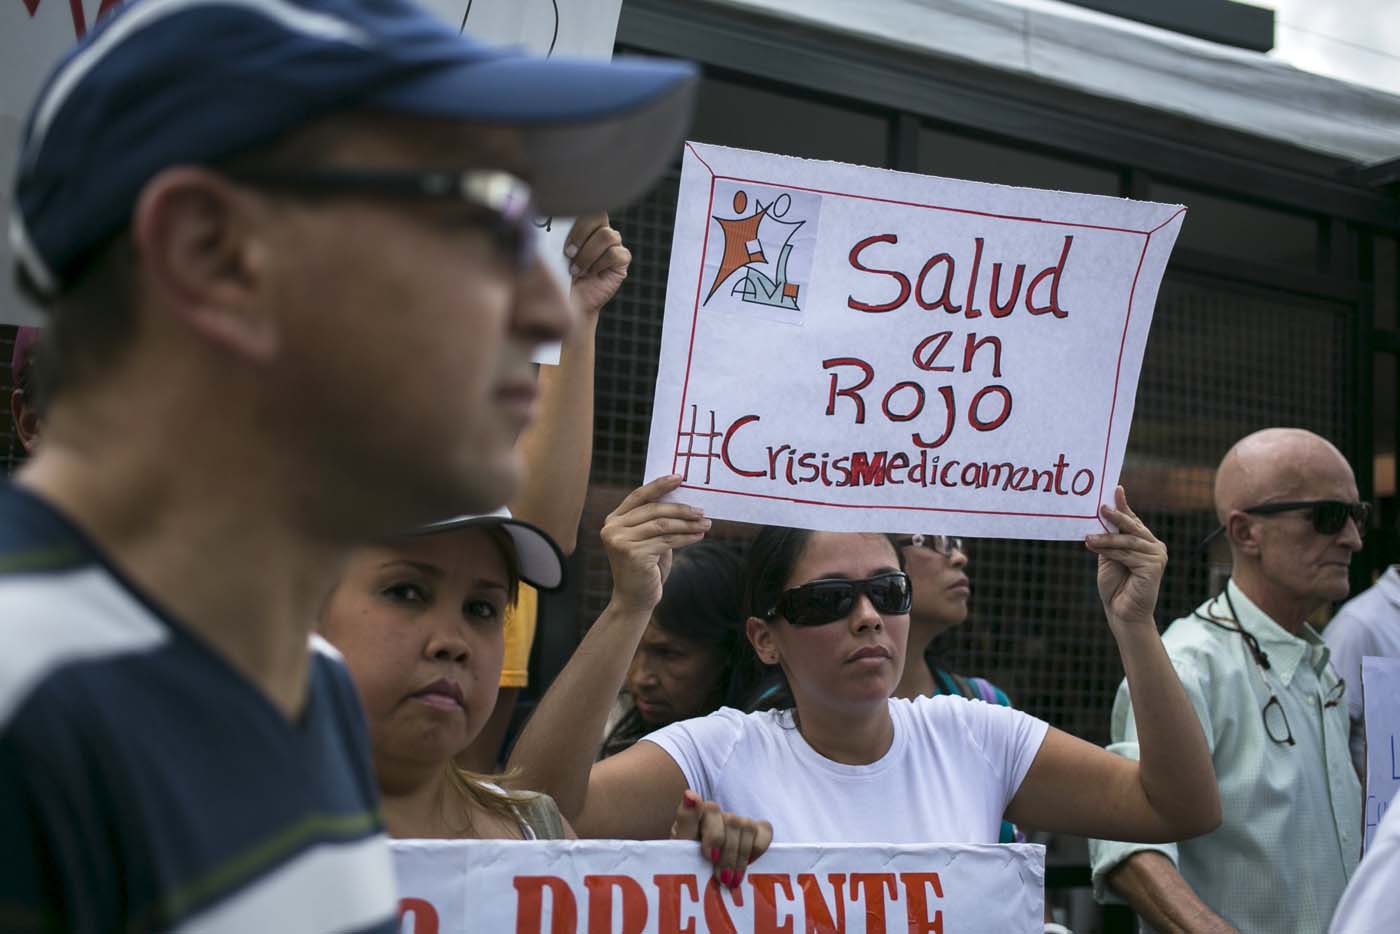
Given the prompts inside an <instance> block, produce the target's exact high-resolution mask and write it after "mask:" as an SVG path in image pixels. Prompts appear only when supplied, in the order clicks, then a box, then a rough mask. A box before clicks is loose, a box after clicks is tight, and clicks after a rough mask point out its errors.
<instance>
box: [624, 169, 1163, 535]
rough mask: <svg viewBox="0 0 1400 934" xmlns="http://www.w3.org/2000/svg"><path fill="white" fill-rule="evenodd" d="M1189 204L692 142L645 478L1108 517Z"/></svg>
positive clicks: (704, 491) (944, 512)
mask: <svg viewBox="0 0 1400 934" xmlns="http://www.w3.org/2000/svg"><path fill="white" fill-rule="evenodd" d="M1185 210H1186V209H1185V208H1183V207H1181V206H1178V205H1164V204H1152V203H1147V202H1137V201H1129V200H1127V199H1122V198H1108V197H1102V196H1098V195H1079V194H1067V193H1063V192H1054V191H1039V190H1034V189H1027V188H1009V187H1005V186H1001V185H987V184H981V183H977V182H966V181H957V180H953V179H944V178H932V177H925V176H918V175H910V174H905V173H900V172H891V171H887V170H883V169H870V168H862V167H858V166H853V165H843V164H839V163H832V162H816V161H810V160H804V159H796V158H791V157H786V156H775V155H768V154H765V153H757V152H748V151H745V150H738V149H727V148H723V147H719V146H707V145H702V144H698V143H688V144H687V145H686V148H685V156H684V166H683V172H682V175H681V188H680V197H679V201H678V204H677V208H676V224H675V236H674V242H673V245H672V249H671V268H670V279H669V283H668V288H667V294H666V312H665V323H664V328H663V335H662V345H661V360H660V368H659V372H658V375H657V381H656V400H655V406H654V408H653V411H652V425H651V439H650V446H649V449H648V453H647V476H648V477H655V476H658V475H661V474H669V473H677V474H680V475H682V476H684V477H685V483H684V485H683V486H682V487H681V489H680V490H679V491H678V492H677V493H676V494H675V498H676V499H679V500H682V501H684V502H687V503H691V504H693V505H696V506H700V507H703V508H704V509H705V511H706V514H707V515H709V516H710V517H712V518H728V519H740V520H745V521H750V522H764V523H774V524H780V525H791V526H801V527H805V528H817V529H827V530H852V531H888V532H934V531H936V532H940V533H945V534H950V535H984V536H995V537H1014V538H1041V539H1070V538H1079V537H1081V536H1083V535H1085V534H1086V533H1090V532H1100V531H1103V527H1102V525H1101V523H1100V522H1099V520H1098V517H1097V516H1098V506H1099V504H1100V503H1111V502H1112V498H1113V488H1114V486H1115V484H1116V483H1117V479H1118V474H1119V471H1120V470H1121V467H1122V463H1123V449H1124V446H1125V445H1126V443H1127V438H1128V428H1129V425H1130V424H1131V422H1132V414H1133V403H1134V395H1135V393H1136V388H1137V380H1138V372H1139V370H1140V368H1141V365H1142V354H1143V349H1144V346H1145V344H1146V342H1147V333H1148V329H1149V326H1150V325H1151V322H1152V309H1153V305H1154V304H1155V302H1156V298H1157V289H1158V285H1159V283H1160V281H1161V277H1162V272H1163V270H1164V269H1165V267H1166V263H1167V258H1168V256H1169V255H1170V253H1171V248H1172V245H1173V244H1174V243H1175V241H1176V235H1177V232H1178V231H1179V229H1180V227H1181V223H1182V217H1183V215H1184V214H1185Z"/></svg>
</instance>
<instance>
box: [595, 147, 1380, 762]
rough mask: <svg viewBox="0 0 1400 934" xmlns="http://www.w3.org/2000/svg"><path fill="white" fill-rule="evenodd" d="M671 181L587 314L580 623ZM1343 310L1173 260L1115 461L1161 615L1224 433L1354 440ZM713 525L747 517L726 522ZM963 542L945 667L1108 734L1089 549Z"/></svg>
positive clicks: (1077, 730) (1109, 668)
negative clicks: (619, 272) (611, 291)
mask: <svg viewBox="0 0 1400 934" xmlns="http://www.w3.org/2000/svg"><path fill="white" fill-rule="evenodd" d="M678 181H679V172H678V170H677V171H675V172H673V173H671V174H670V175H668V176H667V178H666V179H665V180H664V181H663V182H662V183H661V184H660V185H659V186H658V187H657V189H656V190H655V191H654V192H652V194H651V195H650V196H649V197H648V198H647V199H645V201H643V202H642V203H641V204H639V205H637V206H636V207H634V208H633V209H631V210H629V211H627V212H626V213H624V214H621V215H619V216H618V217H616V218H615V219H614V222H615V224H616V225H617V227H618V229H619V230H621V231H622V233H623V236H624V238H625V240H626V242H627V243H628V245H629V246H630V247H631V249H632V251H633V253H634V254H635V256H636V258H635V260H634V262H633V264H632V271H631V276H630V277H629V279H628V281H627V284H626V285H625V286H624V287H623V289H622V291H621V292H620V293H619V296H618V298H617V299H616V300H615V301H614V302H613V304H612V305H610V306H609V307H608V308H607V309H606V310H605V311H604V313H603V319H602V321H601V323H600V327H599V336H598V393H597V422H596V432H595V437H594V445H595V448H594V450H595V452H596V453H595V456H594V462H593V472H592V478H591V481H592V482H591V489H590V495H589V506H588V509H587V512H586V514H585V518H584V530H583V535H582V536H581V539H580V550H581V556H580V557H581V559H582V562H583V566H584V568H585V579H584V581H583V587H582V593H581V605H580V607H579V610H580V616H579V622H580V625H581V626H586V625H588V623H590V622H591V621H592V620H593V619H594V618H596V616H597V614H598V613H599V612H601V610H602V608H603V606H604V605H605V604H606V602H607V597H608V593H609V587H610V579H609V574H608V569H607V561H606V557H605V555H604V554H603V550H602V547H601V544H600V543H599V541H598V535H597V530H598V528H599V526H601V524H602V521H603V519H604V517H605V516H606V515H607V513H608V512H609V511H610V510H611V509H613V508H614V507H615V506H616V505H617V503H618V502H619V501H620V500H621V499H622V497H623V496H624V495H626V493H627V492H628V491H629V490H630V489H631V488H632V487H633V486H635V485H636V484H637V483H639V482H640V481H641V479H642V472H643V469H644V466H645V459H646V443H647V434H648V427H649V423H650V407H651V400H652V393H653V389H654V381H655V376H656V362H657V355H658V353H659V345H660V334H661V328H660V319H661V313H662V304H663V301H664V291H665V271H666V267H667V262H668V260H669V253H670V243H671V222H672V217H673V214H674V205H675V197H676V191H677V186H678ZM1347 312H1348V309H1347V308H1346V307H1345V306H1342V305H1338V304H1329V303H1326V302H1322V301H1317V300H1309V299H1305V298H1299V297H1296V296H1291V295H1287V294H1280V293H1264V292H1260V291H1256V290H1251V289H1247V288H1244V287H1241V286H1236V285H1233V284H1227V283H1222V282H1218V281H1212V280H1207V279H1202V278H1198V277H1194V276H1191V275H1188V274H1182V273H1173V274H1171V275H1169V277H1168V279H1167V281H1166V282H1165V283H1164V285H1163V288H1162V291H1161V295H1160V297H1159V300H1158V307H1157V311H1156V317H1155V321H1154V323H1153V329H1152V337H1151V339H1150V341H1149V344H1148V349H1147V358H1146V361H1145V363H1144V367H1143V373H1142V380H1141V384H1140V387H1139V392H1138V404H1137V410H1136V414H1135V418H1134V423H1133V433H1132V436H1131V438H1130V440H1129V446H1128V458H1127V463H1126V465H1125V469H1124V483H1125V486H1126V487H1127V488H1128V489H1129V490H1130V491H1132V492H1133V493H1134V501H1133V502H1134V506H1135V508H1136V509H1137V511H1138V512H1139V514H1141V515H1142V516H1143V517H1144V519H1145V520H1146V521H1147V522H1148V523H1149V524H1150V525H1151V527H1152V528H1153V530H1154V531H1155V532H1156V533H1157V535H1158V536H1159V537H1161V538H1162V539H1163V540H1164V541H1165V542H1166V543H1167V546H1168V548H1169V549H1170V552H1171V556H1172V559H1171V563H1170V565H1169V566H1168V570H1167V577H1166V580H1165V582H1164V586H1163V594H1162V599H1161V604H1160V616H1161V619H1162V620H1163V621H1164V622H1165V621H1168V620H1171V619H1174V618H1176V617H1177V616H1179V615H1182V614H1184V613H1186V612H1188V611H1189V610H1190V608H1191V607H1193V606H1195V605H1196V604H1197V603H1199V602H1200V601H1201V600H1202V599H1204V597H1205V596H1206V595H1207V594H1208V592H1209V587H1210V580H1209V569H1208V566H1207V564H1206V561H1205V559H1204V558H1203V557H1201V556H1199V555H1198V554H1197V553H1196V550H1195V549H1196V544H1197V543H1198V542H1199V541H1200V540H1201V539H1202V538H1203V537H1204V536H1205V535H1206V533H1207V532H1209V531H1210V530H1211V528H1213V527H1214V521H1215V520H1214V516H1213V512H1212V509H1211V505H1210V500H1211V484H1212V480H1213V472H1214V468H1215V465H1216V464H1217V463H1218V462H1219V460H1220V458H1221V456H1222V455H1223V454H1224V453H1225V451H1226V450H1227V449H1228V448H1229V446H1230V445H1231V444H1232V443H1233V442H1234V441H1235V440H1237V439H1238V438H1240V437H1241V436H1243V435H1244V434H1246V433H1248V432H1250V431H1253V430H1256V429H1258V428H1264V427H1268V426H1270V425H1281V424H1287V425H1296V426H1299V427H1303V428H1309V429H1312V430H1314V431H1317V432H1318V433H1320V434H1322V435H1324V436H1326V437H1328V438H1331V439H1332V440H1334V441H1335V442H1336V443H1337V444H1338V445H1339V446H1340V447H1342V448H1343V449H1344V450H1346V449H1347V448H1348V447H1349V446H1350V443H1351V441H1352V439H1351V438H1350V437H1348V436H1347V429H1348V425H1349V422H1348V420H1347V418H1346V416H1345V413H1344V404H1345V380H1344V373H1345V367H1346V361H1347V354H1348V348H1349V347H1351V346H1352V344H1351V340H1352V335H1351V327H1352V325H1351V318H1350V316H1349V315H1348V313H1347ZM930 531H936V530H930ZM716 532H717V533H718V534H719V535H720V536H722V537H724V536H728V537H739V536H742V535H744V534H745V530H744V528H743V527H732V526H731V527H729V528H725V527H724V524H723V523H718V524H717V525H716ZM969 550H970V558H971V566H970V571H971V576H972V580H973V585H974V588H975V590H974V596H973V614H972V618H971V619H969V621H968V623H967V625H966V626H964V627H963V628H962V629H961V630H960V631H958V632H956V633H953V634H950V635H949V636H948V637H946V638H945V639H943V640H941V641H940V644H939V645H938V646H937V647H936V649H937V651H939V652H940V654H941V655H942V657H943V659H944V660H945V661H946V662H947V663H948V664H949V665H950V666H952V667H953V668H954V669H955V670H958V671H961V672H965V673H968V674H979V675H983V676H985V677H988V678H990V679H991V680H993V681H994V682H996V683H997V684H998V685H1000V686H1001V687H1002V688H1004V689H1005V690H1007V691H1008V692H1009V693H1010V694H1011V696H1012V698H1013V700H1014V701H1015V702H1016V704H1017V705H1018V706H1020V707H1022V708H1023V709H1025V710H1027V711H1029V712H1031V713H1033V714H1036V715H1037V716H1040V717H1044V718H1045V719H1047V720H1049V721H1050V722H1051V723H1053V724H1055V725H1056V726H1059V727H1061V728H1062V729H1065V730H1068V731H1069V732H1071V733H1074V734H1076V735H1079V736H1082V737H1084V738H1086V739H1089V740H1091V741H1095V742H1100V743H1101V742H1105V741H1106V740H1107V731H1108V712H1109V707H1110V705H1111V704H1112V700H1113V693H1114V690H1115V689H1116V687H1117V685H1118V681H1119V680H1120V679H1121V678H1122V668H1121V666H1120V665H1119V662H1118V656H1117V651H1116V648H1115V646H1114V644H1113V639H1112V636H1111V635H1110V634H1109V632H1108V628H1107V625H1106V623H1105V622H1104V619H1103V613H1102V610H1101V608H1100V605H1099V599H1098V591H1097V587H1096V584H1095V575H1094V568H1095V560H1094V558H1093V556H1092V555H1090V554H1089V553H1088V552H1087V551H1085V550H1084V548H1083V546H1082V545H1080V544H1078V543H1075V542H1020V541H1003V540H982V541H976V542H972V543H970V545H969Z"/></svg>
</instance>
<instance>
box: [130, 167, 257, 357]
mask: <svg viewBox="0 0 1400 934" xmlns="http://www.w3.org/2000/svg"><path fill="white" fill-rule="evenodd" d="M266 220H267V218H266V211H265V209H264V208H263V207H262V206H261V205H260V204H259V203H258V202H257V200H256V198H255V197H254V196H252V195H251V194H249V193H248V192H247V191H245V190H243V189H240V188H239V187H238V186H236V185H235V184H233V183H232V182H230V181H229V180H228V179H226V178H224V177H223V176H221V175H219V174H218V173H216V172H212V171H210V170H208V169H203V168H199V167H197V166H179V167H176V168H172V169H167V170H166V171H164V172H161V173H159V174H158V175H156V176H155V178H153V179H151V181H150V182H148V183H147V184H146V187H145V188H144V189H143V190H142V192H141V196H140V198H138V199H137V202H136V208H135V210H134V212H133V214H132V220H131V232H132V240H133V242H134V243H135V246H136V254H137V262H138V265H139V267H140V269H141V271H142V275H141V285H140V288H141V289H142V290H143V291H145V292H147V293H148V294H150V295H151V297H152V298H153V299H154V300H155V302H156V304H158V306H159V307H161V308H162V309H164V310H166V311H167V312H168V313H169V314H171V315H173V316H174V317H175V319H176V320H178V321H179V322H181V323H182V324H184V325H185V326H187V327H188V328H190V329H191V330H193V331H195V332H196V333H197V334H199V335H200V336H201V337H203V338H204V339H206V340H208V341H209V342H211V343H213V344H215V345H217V346H219V347H220V348H221V349H223V350H225V351H227V352H230V353H233V354H235V355H237V356H240V357H243V358H245V359H249V360H253V361H262V360H267V359H269V358H270V357H271V356H272V355H273V354H274V353H275V352H276V349H277V344H278V328H277V324H278V322H277V319H276V316H275V314H273V309H272V308H270V307H269V305H268V302H267V301H266V298H265V292H266V289H267V286H268V283H267V282H266V278H265V275H266V272H267V268H266V263H265V262H264V260H265V259H266V257H267V250H268V245H267V243H266V242H265V240H264V239H263V238H262V235H261V232H262V230H263V226H262V225H263V224H264V223H265V222H266Z"/></svg>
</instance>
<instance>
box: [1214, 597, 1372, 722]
mask: <svg viewBox="0 0 1400 934" xmlns="http://www.w3.org/2000/svg"><path fill="white" fill-rule="evenodd" d="M1220 596H1222V597H1224V598H1225V605H1226V606H1227V607H1229V608H1230V618H1229V619H1226V618H1225V617H1223V616H1216V615H1215V613H1214V612H1212V611H1211V610H1210V608H1209V607H1207V609H1206V612H1205V613H1202V612H1201V611H1200V610H1192V611H1191V615H1192V616H1194V617H1196V618H1197V619H1199V620H1203V621H1205V622H1207V623H1210V624H1211V625H1212V626H1216V627H1218V628H1220V629H1224V630H1225V631H1226V632H1233V633H1236V634H1238V635H1239V637H1240V638H1241V639H1243V640H1244V644H1245V647H1246V648H1248V649H1249V654H1250V657H1252V658H1253V659H1254V664H1255V666H1256V667H1257V668H1258V669H1259V678H1260V680H1261V681H1263V682H1264V686H1265V687H1266V688H1268V689H1269V699H1268V700H1266V701H1265V702H1264V707H1263V709H1261V710H1260V711H1259V714H1260V716H1262V717H1263V718H1264V733H1265V734H1266V735H1267V736H1268V737H1269V739H1271V740H1273V741H1274V742H1275V743H1278V744H1279V745H1280V746H1296V745H1297V741H1296V740H1295V739H1294V738H1293V728H1292V726H1291V725H1289V723H1288V711H1286V710H1284V709H1283V702H1282V701H1280V700H1279V699H1278V694H1277V693H1276V692H1275V691H1274V688H1273V685H1272V684H1270V683H1269V678H1268V676H1267V675H1266V674H1265V672H1267V671H1269V670H1271V668H1272V664H1271V663H1270V661H1269V653H1268V652H1265V651H1264V649H1263V647H1262V646H1260V645H1259V640H1258V639H1256V638H1255V637H1254V634H1253V633H1251V632H1248V631H1247V630H1246V629H1245V628H1244V627H1243V626H1241V625H1240V622H1239V619H1240V614H1239V613H1237V612H1236V611H1235V601H1233V600H1231V599H1230V590H1229V588H1228V587H1227V588H1226V590H1225V592H1224V593H1222V594H1221V595H1220ZM1218 599H1220V597H1217V598H1216V600H1218ZM1214 602H1215V601H1214V600H1212V601H1211V603H1212V604H1213V603H1214ZM1346 689H1347V682H1346V679H1345V678H1341V677H1339V678H1337V683H1336V684H1334V685H1332V687H1330V688H1328V689H1327V695H1326V697H1324V698H1323V703H1322V707H1323V709H1324V710H1325V709H1327V708H1329V707H1336V706H1337V705H1338V704H1340V703H1341V702H1342V697H1343V695H1345V694H1346Z"/></svg>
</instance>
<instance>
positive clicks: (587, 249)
mask: <svg viewBox="0 0 1400 934" xmlns="http://www.w3.org/2000/svg"><path fill="white" fill-rule="evenodd" d="M564 256H565V257H567V258H568V260H569V276H570V278H571V279H572V283H571V286H570V289H569V293H570V296H571V297H572V299H573V301H574V304H575V305H576V306H577V307H578V309H579V311H581V312H582V313H583V316H584V320H585V321H587V320H589V319H591V318H592V317H593V316H594V315H596V314H598V311H599V310H600V309H601V308H602V307H603V306H604V305H606V304H607V303H608V301H609V300H610V299H611V298H612V297H613V296H614V295H616V294H617V290H618V288H620V287H621V286H622V283H623V281H624V280H625V279H626V278H627V267H628V266H630V265H631V263H632V251H631V250H629V249H627V247H625V246H623V245H622V234H620V233H618V232H617V231H616V230H615V229H614V228H613V227H612V226H611V225H610V224H609V223H608V215H606V214H586V215H584V216H583V217H580V218H579V219H578V220H576V221H574V226H573V227H572V228H571V229H570V230H569V236H568V239H567V240H566V242H565V244H564Z"/></svg>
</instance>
